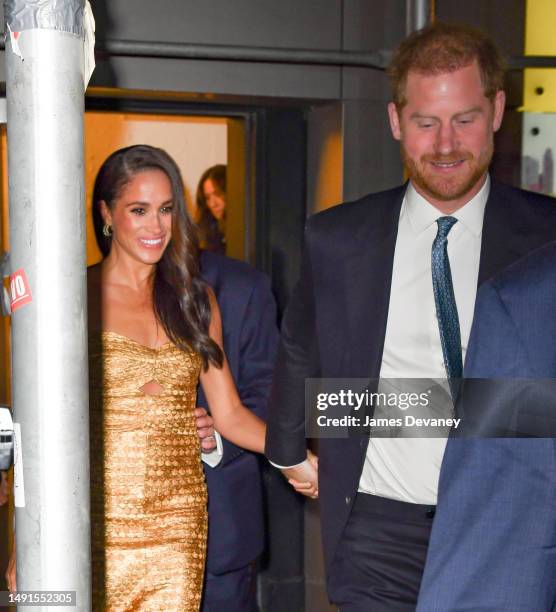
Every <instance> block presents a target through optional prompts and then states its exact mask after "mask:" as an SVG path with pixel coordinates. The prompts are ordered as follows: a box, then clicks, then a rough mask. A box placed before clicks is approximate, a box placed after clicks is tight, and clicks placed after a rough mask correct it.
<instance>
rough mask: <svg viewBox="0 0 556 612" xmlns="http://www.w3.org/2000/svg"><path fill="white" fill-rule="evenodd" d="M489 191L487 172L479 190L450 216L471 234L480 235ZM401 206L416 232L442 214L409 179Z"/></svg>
mask: <svg viewBox="0 0 556 612" xmlns="http://www.w3.org/2000/svg"><path fill="white" fill-rule="evenodd" d="M489 193H490V176H489V175H488V174H487V178H486V181H485V183H484V185H483V186H482V187H481V189H480V190H479V192H478V193H477V194H476V195H475V196H474V197H473V198H472V199H471V200H469V202H467V204H465V205H464V206H462V207H461V208H460V209H459V210H456V212H454V213H452V215H450V216H451V217H455V218H456V219H457V220H458V222H460V223H461V224H462V225H464V226H465V227H466V228H467V229H468V230H469V231H470V232H471V233H472V234H474V235H475V236H480V235H481V232H482V231H483V217H484V214H485V206H486V202H487V199H488V194H489ZM403 206H404V208H405V212H406V214H407V215H408V218H409V224H410V225H411V228H412V229H413V231H414V232H415V233H416V234H420V233H421V232H424V231H425V230H426V229H427V228H429V227H430V226H431V225H433V224H434V223H436V220H437V219H438V218H439V217H442V216H444V215H443V214H442V213H441V212H440V211H439V210H438V209H437V208H435V207H434V206H433V205H432V204H430V202H428V200H426V199H425V198H424V197H423V196H422V195H421V194H420V193H419V192H418V191H417V190H416V189H415V187H414V186H413V184H412V183H411V181H409V183H408V186H407V190H406V192H405V197H404V202H403Z"/></svg>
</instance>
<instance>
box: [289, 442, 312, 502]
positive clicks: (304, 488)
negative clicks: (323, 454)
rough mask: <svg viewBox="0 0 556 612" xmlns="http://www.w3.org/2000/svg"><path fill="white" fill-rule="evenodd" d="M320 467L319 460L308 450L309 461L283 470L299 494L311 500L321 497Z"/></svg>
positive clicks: (306, 460)
mask: <svg viewBox="0 0 556 612" xmlns="http://www.w3.org/2000/svg"><path fill="white" fill-rule="evenodd" d="M318 467H319V458H318V457H317V456H316V455H314V454H313V453H312V452H311V451H310V450H308V451H307V459H305V461H304V462H303V463H302V464H301V465H298V466H296V467H293V468H287V469H285V470H282V473H283V474H284V476H285V477H286V478H287V479H288V482H289V483H290V484H291V486H292V487H293V488H294V489H295V490H296V491H297V492H298V493H301V495H305V496H306V497H310V498H311V499H317V497H318V496H319V478H318Z"/></svg>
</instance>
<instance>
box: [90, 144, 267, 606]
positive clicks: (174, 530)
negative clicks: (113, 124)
mask: <svg viewBox="0 0 556 612" xmlns="http://www.w3.org/2000/svg"><path fill="white" fill-rule="evenodd" d="M93 204H94V207H95V213H96V215H95V216H96V220H97V222H98V221H99V220H100V219H101V223H102V239H103V240H104V241H106V242H109V243H110V245H109V253H108V255H107V256H106V257H105V259H104V260H103V261H102V262H101V263H100V264H98V265H96V266H93V267H92V268H90V269H89V275H88V295H89V304H88V308H89V368H90V410H91V496H92V499H91V520H92V525H93V530H92V549H93V607H94V609H99V610H124V609H125V610H130V609H133V610H147V609H148V610H154V609H157V610H187V611H194V610H197V609H198V607H199V602H200V598H201V588H202V582H203V571H204V559H205V544H206V533H207V516H206V501H207V500H206V488H205V482H204V476H203V470H202V468H201V459H200V444H199V438H198V436H197V430H196V423H195V417H194V409H195V400H196V387H197V383H198V381H199V380H200V382H201V384H202V386H203V389H204V391H205V394H206V397H207V400H208V403H209V406H210V410H211V413H212V416H213V418H214V422H215V427H216V428H217V429H218V431H220V432H221V433H222V434H223V435H224V436H225V437H226V438H228V439H230V440H231V441H232V442H234V443H235V444H238V445H239V446H243V447H244V448H248V449H250V450H254V451H257V452H262V450H263V446H264V424H263V423H262V421H260V420H259V419H258V418H257V417H256V416H254V415H253V413H252V412H250V411H249V410H247V409H246V408H245V407H244V406H243V405H242V404H241V402H240V399H239V396H238V394H237V391H236V389H235V386H234V383H233V380H232V377H231V375H230V371H229V368H228V365H227V362H226V357H225V355H224V354H223V351H222V329H221V321H220V312H219V309H218V305H217V303H216V300H215V298H214V294H213V292H212V290H211V289H209V288H208V286H207V285H206V284H205V282H204V281H203V280H202V279H201V277H200V276H199V269H198V258H197V255H198V248H197V236H196V228H195V225H194V224H193V222H192V220H191V219H190V218H189V217H188V215H187V213H186V208H185V205H184V201H183V184H182V179H181V176H180V172H179V170H178V168H177V166H176V164H175V163H174V161H173V160H172V159H171V158H170V157H169V156H168V155H167V154H166V153H165V152H164V151H162V150H161V149H156V148H154V147H150V146H145V145H140V146H134V147H128V148H126V149H121V150H119V151H116V152H115V153H113V154H112V155H111V156H110V157H109V158H108V159H107V160H106V161H105V162H104V164H103V166H102V167H101V169H100V171H99V174H98V176H97V179H96V182H95V189H94V196H93ZM105 246H106V245H105ZM103 251H104V252H106V249H103Z"/></svg>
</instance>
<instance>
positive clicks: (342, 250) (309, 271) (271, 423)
mask: <svg viewBox="0 0 556 612" xmlns="http://www.w3.org/2000/svg"><path fill="white" fill-rule="evenodd" d="M404 193H405V187H403V186H402V187H398V188H396V189H393V190H390V191H386V192H382V193H378V194H375V195H371V196H366V197H364V198H362V199H361V200H359V201H357V202H353V203H350V204H343V205H342V206H338V207H335V208H332V209H329V210H327V211H324V212H322V213H320V214H318V215H316V216H314V217H313V218H311V219H310V220H309V222H308V225H307V230H306V234H305V248H304V255H303V260H302V270H301V279H300V281H299V283H298V285H297V287H296V289H295V291H294V293H293V296H292V299H291V301H290V303H289V305H288V308H287V310H286V313H285V316H284V320H283V323H282V336H281V343H280V347H279V350H278V360H277V368H276V371H275V376H274V383H273V387H272V391H271V399H270V402H269V407H270V410H269V419H268V432H267V446H266V454H267V456H268V458H269V459H270V460H271V461H272V462H274V463H276V464H278V465H294V464H296V463H299V462H300V461H302V460H303V459H304V457H305V446H306V441H305V432H304V379H305V378H309V377H329V378H357V377H361V378H366V377H370V378H378V377H379V372H380V366H381V361H382V352H383V347H384V337H385V333H386V320H387V316H388V304H389V298H390V285H391V279H392V265H393V256H394V248H395V244H396V235H397V227H398V219H399V213H400V207H401V204H402V200H403V197H404ZM554 238H556V205H555V203H554V201H553V200H552V199H550V198H547V197H545V196H541V195H539V194H533V193H528V192H524V191H521V190H517V189H513V188H511V187H507V186H505V185H502V184H500V183H497V182H496V181H494V180H493V181H492V184H491V190H490V196H489V199H488V202H487V205H486V209H485V217H484V226H483V236H482V248H481V259H480V269H479V283H482V282H483V281H484V280H486V279H488V278H489V277H491V276H492V275H493V274H495V273H496V272H499V271H500V270H502V269H503V268H505V267H506V266H508V265H509V264H511V263H513V262H514V261H516V260H517V259H519V258H520V257H522V256H523V255H525V254H526V253H529V252H531V251H532V250H533V249H535V248H537V247H539V246H540V245H542V244H545V243H546V242H548V241H550V240H552V239H554ZM408 307H409V308H410V307H411V305H408ZM367 445H368V438H365V437H361V438H358V437H351V438H349V439H321V440H320V444H319V497H320V507H321V518H322V534H323V544H324V553H325V561H326V565H327V568H330V564H331V562H332V560H333V557H334V553H335V551H336V548H337V545H338V541H339V539H340V536H341V533H342V530H343V528H344V526H345V524H346V521H347V518H348V516H349V513H350V510H351V506H352V504H353V501H354V498H355V495H356V492H357V488H358V483H359V478H360V475H361V470H362V466H363V461H364V458H365V453H366V450H367Z"/></svg>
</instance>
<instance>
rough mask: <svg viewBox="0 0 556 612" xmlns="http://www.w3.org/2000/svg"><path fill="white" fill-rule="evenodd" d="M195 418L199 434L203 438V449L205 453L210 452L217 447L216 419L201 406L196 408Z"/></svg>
mask: <svg viewBox="0 0 556 612" xmlns="http://www.w3.org/2000/svg"><path fill="white" fill-rule="evenodd" d="M195 420H196V422H197V435H198V436H199V438H200V439H201V450H202V451H203V453H210V452H211V451H213V450H214V449H215V448H216V438H215V437H214V421H213V420H212V417H211V416H210V414H209V413H208V412H207V411H206V410H205V409H204V408H201V407H200V406H197V408H195Z"/></svg>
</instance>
